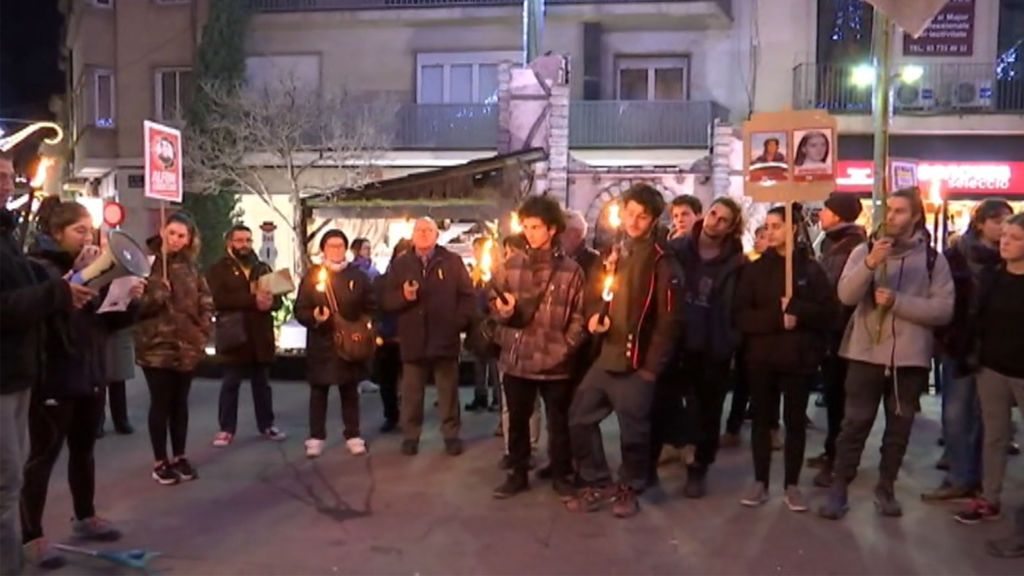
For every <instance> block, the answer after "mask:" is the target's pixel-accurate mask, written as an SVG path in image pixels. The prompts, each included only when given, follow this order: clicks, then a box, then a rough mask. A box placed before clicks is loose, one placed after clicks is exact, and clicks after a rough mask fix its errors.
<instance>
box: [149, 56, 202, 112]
mask: <svg viewBox="0 0 1024 576" xmlns="http://www.w3.org/2000/svg"><path fill="white" fill-rule="evenodd" d="M192 89H193V85H192V71H191V70H189V69H187V68H175V69H165V70H158V71H157V73H156V86H155V87H154V91H153V93H154V94H155V95H156V117H157V119H158V120H163V121H165V122H171V123H181V122H184V121H185V111H186V110H187V109H188V105H189V103H190V102H191V101H192Z"/></svg>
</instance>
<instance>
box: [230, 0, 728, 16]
mask: <svg viewBox="0 0 1024 576" xmlns="http://www.w3.org/2000/svg"><path fill="white" fill-rule="evenodd" d="M522 3H523V2H522V0H249V7H250V8H251V9H252V10H253V11H255V12H313V11H325V10H388V9H392V10H396V9H397V10H405V9H409V8H459V7H470V8H479V7H487V6H521V5H522ZM545 3H546V4H548V5H556V6H557V5H571V4H715V5H717V6H718V8H719V9H720V10H722V11H723V12H725V14H727V15H728V14H732V0H547V1H546V2H545Z"/></svg>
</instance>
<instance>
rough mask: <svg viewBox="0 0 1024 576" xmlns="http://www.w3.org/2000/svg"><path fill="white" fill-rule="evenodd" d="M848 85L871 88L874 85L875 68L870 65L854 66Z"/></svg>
mask: <svg viewBox="0 0 1024 576" xmlns="http://www.w3.org/2000/svg"><path fill="white" fill-rule="evenodd" d="M850 83H851V84H853V85H854V86H856V87H857V88H869V87H871V86H873V85H874V83H875V67H874V66H872V65H870V64H860V65H859V66H855V67H854V68H853V72H852V73H851V74H850Z"/></svg>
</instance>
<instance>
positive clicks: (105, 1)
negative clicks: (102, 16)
mask: <svg viewBox="0 0 1024 576" xmlns="http://www.w3.org/2000/svg"><path fill="white" fill-rule="evenodd" d="M91 3H92V5H93V6H96V7H97V8H113V7H114V0H92V2H91Z"/></svg>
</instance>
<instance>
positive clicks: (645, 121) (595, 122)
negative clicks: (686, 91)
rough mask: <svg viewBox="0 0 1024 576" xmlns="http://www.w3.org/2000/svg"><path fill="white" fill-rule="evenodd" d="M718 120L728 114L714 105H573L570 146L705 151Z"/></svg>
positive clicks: (597, 101) (690, 103)
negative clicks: (696, 149)
mask: <svg viewBox="0 0 1024 576" xmlns="http://www.w3.org/2000/svg"><path fill="white" fill-rule="evenodd" d="M715 118H721V119H724V120H727V119H728V118H729V111H728V110H727V109H726V108H725V107H724V106H721V105H719V104H717V103H715V102H693V101H691V102H627V101H616V100H613V101H601V100H592V101H591V100H588V101H579V102H572V103H571V104H570V112H569V145H570V146H571V147H574V148H617V147H647V148H702V147H705V146H707V145H708V144H709V142H710V141H711V136H710V133H711V126H712V125H713V124H714V121H715Z"/></svg>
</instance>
